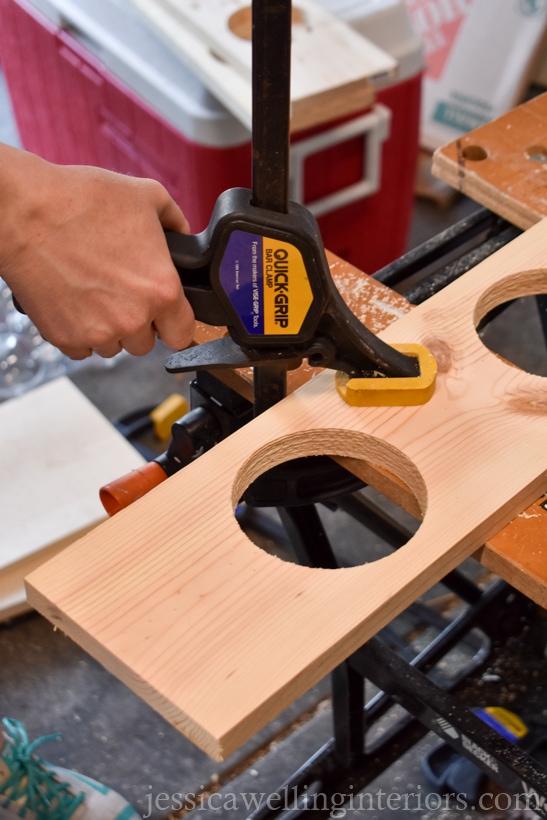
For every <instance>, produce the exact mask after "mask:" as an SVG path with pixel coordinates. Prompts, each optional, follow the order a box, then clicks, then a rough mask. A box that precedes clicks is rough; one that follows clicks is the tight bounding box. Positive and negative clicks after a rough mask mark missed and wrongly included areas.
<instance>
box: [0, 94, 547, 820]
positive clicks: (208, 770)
mask: <svg viewBox="0 0 547 820" xmlns="http://www.w3.org/2000/svg"><path fill="white" fill-rule="evenodd" d="M0 140H3V141H5V142H10V143H12V144H17V142H18V137H17V131H16V128H15V126H14V123H13V118H12V116H11V111H10V107H9V100H8V98H7V94H6V90H5V87H4V85H3V84H2V82H0ZM476 207H477V206H476V205H475V204H474V203H471V202H470V201H469V200H466V199H464V198H459V199H457V200H456V201H455V202H454V204H453V205H452V206H451V207H450V208H448V209H446V210H440V209H439V208H438V207H437V206H435V205H434V204H433V203H432V202H427V201H421V202H417V203H416V207H415V212H414V217H413V226H412V233H411V237H410V243H409V244H410V246H411V247H413V246H415V245H416V244H418V243H419V242H421V241H423V240H424V239H426V238H429V237H430V236H433V235H434V234H436V233H437V232H438V231H440V230H442V229H443V228H445V227H448V226H449V225H451V224H453V222H455V221H456V220H458V219H460V218H461V217H463V216H464V215H466V214H468V213H469V212H471V211H473V210H475V209H476ZM526 316H527V318H525V319H520V318H519V319H518V320H516V321H515V322H511V324H512V325H515V327H516V336H517V341H518V339H520V337H522V335H523V334H522V328H523V326H522V324H520V323H521V321H525V322H526V323H527V327H529V326H530V324H529V323H531V322H535V321H536V320H535V319H534V318H533V316H532V318H530V316H529V314H526ZM501 335H502V336H505V332H503V333H502V334H501ZM536 339H537V337H534V343H533V350H534V351H536V352H537V346H536ZM542 358H544V357H542ZM164 359H165V351H164V350H163V348H162V347H161V346H158V348H157V349H156V350H154V351H153V353H152V354H150V355H149V356H147V357H145V358H144V359H139V360H135V359H131V358H129V357H128V358H125V359H122V360H121V361H120V363H119V364H118V365H117V367H116V368H115V369H111V370H100V369H99V370H89V371H81V372H78V373H76V374H75V375H74V376H73V379H74V381H75V382H76V383H77V384H78V386H79V387H80V388H81V389H82V390H83V392H85V393H86V394H87V395H88V396H89V397H90V398H91V399H92V401H94V402H95V403H96V405H97V406H98V407H99V408H100V409H101V411H102V412H103V413H104V414H105V415H106V416H107V417H109V418H111V419H114V418H116V417H117V416H118V415H120V414H121V413H124V412H127V411H128V410H131V409H134V408H135V407H139V406H142V405H145V404H148V403H151V402H158V401H161V400H162V399H163V398H164V397H165V396H167V395H169V394H170V393H171V392H173V389H174V385H173V379H174V377H173V376H169V375H167V374H166V373H165V372H164V369H163V362H164ZM187 386H188V383H187V380H182V381H178V382H177V384H176V389H178V390H181V389H182V391H183V392H184V391H185V390H186V389H187ZM322 514H323V515H324V520H325V526H326V527H327V530H328V531H329V532H330V533H333V534H334V533H335V534H336V536H337V537H338V538H340V533H343V538H342V540H343V541H344V543H346V544H349V545H350V547H351V545H352V544H353V543H358V548H359V551H360V552H361V553H362V554H363V555H365V556H366V555H367V550H371V551H373V552H374V551H377V550H379V549H380V550H382V549H384V546H383V544H382V541H381V539H378V537H377V536H375V535H374V534H370V533H367V532H366V531H364V529H363V527H361V526H359V527H358V528H357V525H356V524H355V522H354V521H351V520H349V519H348V518H347V517H344V515H343V514H341V513H340V512H333V511H329V510H324V511H323V513H322ZM467 571H468V572H469V573H470V574H471V575H473V576H474V577H477V576H479V575H480V573H481V570H480V568H479V567H478V565H476V564H474V562H472V561H471V562H469V564H468V565H467ZM440 592H442V591H441V590H434V591H433V593H432V594H433V595H437V596H438V594H440ZM401 628H404V624H403V626H402V627H401ZM528 649H529V647H528ZM527 651H528V650H527ZM530 651H532V650H530ZM534 651H535V650H534ZM539 656H541V652H539ZM0 659H1V662H0V714H2V715H7V716H10V717H16V718H18V719H20V720H22V721H24V723H25V724H26V726H27V729H28V732H29V735H30V737H31V738H34V737H37V736H39V735H43V734H48V733H51V732H61V733H62V739H61V740H58V741H55V742H52V743H51V744H50V745H49V746H48V747H47V748H44V750H43V754H44V756H45V757H47V759H49V760H51V761H52V762H56V763H58V764H62V765H66V766H69V767H73V768H75V769H77V770H79V771H82V772H84V773H86V774H88V775H89V776H91V777H94V778H97V779H98V780H100V781H103V782H106V783H108V784H109V785H110V786H112V787H113V788H115V789H117V790H118V791H120V792H121V793H123V794H124V795H125V796H126V797H127V799H128V800H130V801H131V802H132V804H133V805H134V806H135V807H136V809H137V810H138V811H139V812H140V813H141V814H142V815H143V817H147V818H148V817H151V818H152V819H153V820H166V818H168V817H171V816H174V814H173V813H172V812H171V809H176V808H177V805H178V804H177V799H178V798H177V796H178V795H179V794H181V793H182V794H186V795H189V796H190V800H191V796H192V795H194V794H198V793H200V792H205V793H207V791H208V790H211V789H216V790H217V791H216V794H217V795H220V797H217V799H216V800H215V801H209V802H208V803H207V802H206V803H205V805H204V808H203V810H202V811H201V812H200V813H199V814H198V813H197V811H196V812H194V814H195V815H196V817H199V816H200V815H201V814H203V812H204V811H205V812H206V813H207V814H210V815H214V816H218V815H219V814H222V815H223V816H224V815H226V816H228V815H229V816H230V817H233V818H236V817H237V818H239V817H244V816H245V815H246V813H247V812H246V810H245V804H244V800H243V798H242V795H243V794H245V795H249V794H251V793H257V794H259V793H262V792H264V793H265V794H268V793H270V792H271V791H275V790H276V788H277V787H278V786H279V785H280V783H281V782H282V781H283V779H284V778H285V777H286V776H287V775H289V774H290V773H291V772H292V771H293V770H294V769H295V768H297V767H298V766H299V765H301V764H302V763H303V762H304V761H305V760H306V759H307V757H308V756H309V755H310V754H312V753H313V752H314V751H315V749H316V748H318V747H319V746H320V745H321V744H322V743H324V742H325V741H326V740H327V739H328V738H329V737H330V733H331V731H332V729H331V712H330V704H329V683H328V681H324V682H322V683H321V684H320V685H318V686H317V687H315V688H314V689H313V690H312V691H310V692H309V693H308V694H307V695H306V696H305V697H304V698H302V699H301V701H299V702H298V703H296V704H294V705H293V707H292V708H291V709H289V710H288V711H287V712H286V713H284V714H282V715H281V716H280V717H279V718H278V719H277V720H276V721H274V722H273V723H272V724H271V725H269V726H268V727H266V729H265V730H264V731H263V732H261V733H260V734H259V735H258V736H257V737H256V738H254V739H253V740H252V741H251V742H250V743H248V744H247V745H246V746H245V747H244V748H243V749H241V750H240V751H239V752H238V753H237V754H236V755H234V756H233V757H232V758H230V759H228V760H227V761H225V762H224V763H223V764H221V765H219V764H216V763H214V762H213V761H211V760H210V759H209V758H207V757H206V756H205V755H204V754H202V753H201V752H200V751H198V750H197V749H196V748H195V747H194V746H193V745H192V744H191V743H190V742H188V741H187V740H186V739H185V738H184V737H182V736H181V735H180V734H179V733H178V732H176V731H175V730H174V729H173V728H172V727H171V726H169V725H168V724H167V723H166V722H165V721H164V720H163V719H162V718H161V717H159V716H158V715H157V714H156V713H155V712H153V711H152V710H151V709H150V708H149V707H148V706H147V705H146V704H144V703H143V702H142V701H141V700H140V699H139V698H137V697H136V696H135V695H133V694H132V693H131V692H130V691H129V690H128V689H127V688H126V687H125V686H124V685H123V684H121V683H120V682H119V681H117V680H116V679H114V678H113V677H112V676H111V675H110V674H109V673H107V672H106V671H105V670H104V669H103V668H102V667H101V666H99V665H98V664H97V663H96V662H95V661H94V660H93V659H91V658H90V657H88V656H87V655H86V654H85V653H84V652H83V651H82V650H80V649H79V647H77V646H76V645H75V644H74V643H72V641H71V640H69V639H68V638H66V637H64V636H63V635H62V634H61V633H60V632H55V631H54V630H53V629H52V627H51V625H50V624H49V623H48V622H46V621H45V620H44V619H42V618H41V617H39V616H37V615H36V614H29V615H27V616H24V617H21V618H18V619H16V620H14V621H12V622H10V623H6V624H2V625H0ZM519 662H520V661H519ZM454 663H456V664H457V663H458V660H455V661H454ZM522 671H523V674H524V672H525V670H524V669H523V670H522ZM504 685H505V682H504V678H503V675H502V676H501V677H499V676H498V686H499V689H498V695H499V692H501V689H502V687H503V686H504ZM521 688H524V690H525V691H524V692H521V693H520V695H521V697H523V698H524V697H529V696H531V693H532V694H533V696H534V697H535V699H536V701H537V703H538V704H539V705H538V706H537V710H538V711H539V712H542V713H543V714H544V716H547V711H546V710H545V707H546V706H547V701H546V700H545V699H543V700H542V697H543V690H542V689H541V686H540V685H539V684H538V680H537V678H535V679H532V678H530V677H526V675H525V679H524V683H523V684H522V687H521ZM479 694H480V693H479V692H477V696H479ZM483 694H484V693H483ZM492 697H493V698H496V697H497V695H496V690H495V688H494V691H493V692H492ZM435 742H436V741H435V739H434V738H433V737H432V736H428V737H426V739H425V740H424V741H423V742H422V743H421V744H420V746H419V747H418V748H417V749H416V750H415V751H414V752H413V753H412V754H410V755H407V756H405V757H404V758H402V759H401V760H400V761H399V762H398V763H397V764H396V765H395V766H394V767H392V768H391V769H389V770H388V771H386V772H385V773H384V775H383V776H382V777H381V778H380V779H379V780H378V781H376V782H375V783H374V784H372V785H371V786H370V787H369V791H370V792H371V793H374V794H376V795H377V794H378V792H379V791H381V790H383V791H384V792H388V793H393V792H397V793H400V794H406V793H411V792H412V793H417V794H418V793H422V794H426V793H429V792H431V786H430V784H428V783H427V780H426V779H425V778H424V775H423V773H422V771H421V767H420V762H421V757H422V755H423V753H424V751H425V750H427V749H429V748H431V746H432V745H433V744H434V743H435ZM233 795H237V796H238V797H237V799H235V798H233ZM234 800H235V802H234ZM352 813H354V814H355V813H366V816H367V817H369V818H371V820H372V818H375V819H376V818H378V817H380V815H381V817H382V818H386V817H389V818H399V817H400V818H404V817H408V813H409V812H408V810H397V809H389V808H383V807H382V806H381V805H380V804H379V803H378V801H377V802H376V803H375V804H374V807H373V808H371V809H370V810H366V812H363V811H361V812H359V811H357V810H354V811H353V812H352ZM411 813H412V815H413V816H421V817H431V818H433V817H441V816H442V817H443V818H445V819H446V820H448V818H453V817H454V818H455V817H459V818H463V817H475V816H476V815H475V812H473V811H472V810H471V809H468V810H466V811H463V812H462V811H461V809H460V810H458V809H456V808H454V807H450V808H446V810H443V811H442V812H440V811H439V810H438V809H435V810H432V811H430V810H429V809H424V807H423V805H419V804H418V803H414V804H412V811H411ZM507 816H508V815H507ZM515 816H516V815H515Z"/></svg>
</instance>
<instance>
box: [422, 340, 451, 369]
mask: <svg viewBox="0 0 547 820" xmlns="http://www.w3.org/2000/svg"><path fill="white" fill-rule="evenodd" d="M422 344H423V345H425V347H427V349H428V350H429V352H430V353H432V354H433V356H434V357H435V361H436V362H437V372H438V373H448V372H449V371H450V368H451V367H452V363H453V360H454V357H453V355H452V348H451V347H450V345H449V344H448V343H447V342H445V341H443V340H442V339H437V338H432V339H424V340H423V342H422Z"/></svg>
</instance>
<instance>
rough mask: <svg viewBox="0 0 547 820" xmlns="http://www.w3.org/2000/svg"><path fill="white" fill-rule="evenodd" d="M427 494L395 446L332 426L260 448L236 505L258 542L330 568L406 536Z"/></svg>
mask: <svg viewBox="0 0 547 820" xmlns="http://www.w3.org/2000/svg"><path fill="white" fill-rule="evenodd" d="M426 495H427V493H426V489H425V485H424V482H423V480H422V478H421V476H420V475H419V473H418V471H417V470H416V467H415V466H414V465H413V464H412V462H411V461H409V459H408V458H407V457H406V456H404V455H403V454H402V453H400V452H399V451H398V450H396V449H394V448H393V447H392V446H391V445H388V444H387V443H386V442H384V441H381V440H376V439H373V438H372V437H370V436H366V435H364V434H358V433H354V432H350V431H347V430H336V429H335V430H321V431H312V432H307V433H298V434H295V435H292V436H288V437H286V438H284V439H281V440H279V441H277V442H272V443H270V444H269V445H266V446H265V447H264V448H263V449H262V450H260V451H259V452H258V453H255V454H254V455H253V457H252V459H250V460H249V461H248V462H247V464H246V465H245V466H244V467H243V468H242V469H241V470H240V473H239V475H238V476H237V479H236V484H235V487H234V498H237V502H238V503H237V504H234V507H235V509H236V518H237V520H238V522H239V524H240V526H241V527H242V529H243V530H244V532H245V533H246V535H247V536H248V538H249V539H250V540H251V541H253V543H254V544H256V545H257V546H259V547H260V548H262V549H264V550H266V551H267V552H268V553H270V554H273V555H277V556H278V557H280V558H282V559H284V560H288V561H293V562H296V563H300V564H304V565H312V566H321V567H323V568H325V569H333V568H343V567H349V566H358V565H361V564H366V563H370V562H371V561H376V560H378V559H381V558H383V557H384V556H385V555H388V554H390V553H391V552H392V551H393V549H397V548H399V547H401V546H403V545H404V544H406V543H407V542H408V541H409V540H410V538H412V536H413V535H414V534H415V533H416V532H417V530H418V528H419V525H420V521H421V519H422V518H423V514H424V511H425V507H426ZM303 533H304V535H303ZM325 536H326V537H325ZM310 548H311V549H312V551H313V556H312V558H311V559H310V560H307V558H306V555H307V554H308V552H309V549H310Z"/></svg>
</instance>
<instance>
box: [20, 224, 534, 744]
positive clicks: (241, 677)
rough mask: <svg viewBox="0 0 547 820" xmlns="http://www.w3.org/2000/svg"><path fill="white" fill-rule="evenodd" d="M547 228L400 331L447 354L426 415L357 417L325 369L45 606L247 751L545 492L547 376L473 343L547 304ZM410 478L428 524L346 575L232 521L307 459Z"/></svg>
mask: <svg viewBox="0 0 547 820" xmlns="http://www.w3.org/2000/svg"><path fill="white" fill-rule="evenodd" d="M546 254H547V223H540V224H539V225H537V226H535V227H534V228H531V229H530V230H529V231H528V232H527V233H525V234H523V235H522V236H520V237H519V238H517V239H516V240H515V241H514V242H512V243H511V244H510V245H508V246H506V247H505V248H503V249H502V250H500V251H499V252H497V253H496V254H494V255H493V256H491V257H490V258H489V259H487V260H486V261H484V262H483V263H481V264H480V265H479V266H478V267H477V268H475V269H474V270H473V271H471V272H469V273H468V274H466V275H465V276H464V277H462V278H461V279H460V280H458V281H457V282H455V283H454V284H452V285H450V286H449V287H448V288H446V289H445V290H443V291H442V292H441V293H439V294H437V295H436V296H434V297H433V298H431V299H430V300H428V301H427V302H425V303H424V304H422V305H420V306H419V307H416V308H414V309H413V310H412V311H410V312H409V313H408V314H407V315H405V316H403V317H402V318H400V319H398V320H397V321H396V322H395V323H394V324H392V325H391V326H390V327H389V328H387V329H386V330H385V331H383V332H382V334H381V335H382V336H383V337H384V338H385V339H386V340H388V341H392V342H396V341H405V342H418V343H422V344H425V345H427V346H428V347H429V348H430V350H431V351H432V352H433V353H434V354H435V356H436V358H437V362H438V366H439V371H440V373H439V379H438V385H437V390H436V393H435V395H434V397H433V399H432V400H431V401H430V402H429V403H428V404H426V405H424V406H422V407H402V408H352V407H349V406H347V405H345V404H344V402H343V401H342V399H341V398H340V397H339V396H338V394H337V393H336V391H335V388H334V384H333V375H332V373H329V372H324V373H322V374H320V375H318V376H316V377H315V378H314V379H312V380H311V381H310V382H309V383H308V384H306V385H305V386H303V387H302V388H300V389H298V390H296V391H295V392H294V393H292V394H291V395H290V396H289V397H288V398H287V399H285V400H283V401H282V402H280V403H279V404H278V405H276V406H275V407H274V408H272V409H271V410H269V411H267V412H266V413H264V414H263V415H261V416H260V417H258V418H257V419H256V420H255V421H253V422H251V423H250V424H249V425H247V426H246V427H245V428H244V429H242V430H241V431H239V432H238V433H236V434H234V435H232V436H230V437H229V438H228V439H226V440H225V441H223V442H222V443H220V444H219V445H217V446H216V447H215V448H214V449H213V450H212V451H210V452H209V453H206V454H205V455H204V456H202V457H201V458H200V459H198V460H197V461H196V462H195V463H193V464H192V465H190V466H189V467H187V468H185V469H184V470H182V471H181V472H180V473H178V474H177V475H175V476H173V477H172V478H171V479H169V480H168V481H166V482H164V483H163V484H162V485H160V486H159V487H158V488H156V489H155V490H153V491H152V492H151V493H150V494H149V495H148V496H146V497H144V498H143V499H141V500H139V501H138V502H137V503H136V504H134V505H133V506H132V507H129V508H128V509H126V510H124V511H122V512H121V513H119V514H118V515H117V516H116V517H114V518H113V519H111V520H110V521H108V522H106V523H105V524H103V525H101V526H100V527H99V528H98V529H96V530H94V531H93V532H92V533H90V534H89V535H87V536H86V537H84V538H83V539H81V541H79V542H77V543H76V544H74V545H73V546H71V547H69V548H68V549H67V550H66V551H65V552H64V553H63V554H62V555H61V556H58V557H55V558H54V559H52V561H50V562H48V563H47V564H46V565H45V566H43V567H41V568H40V569H38V570H37V571H36V572H34V573H32V574H31V575H30V577H29V578H28V581H27V590H28V596H29V601H30V602H31V604H32V605H33V606H35V607H36V608H37V609H38V610H40V611H41V612H42V613H43V614H44V615H46V616H47V617H48V618H50V619H51V620H52V621H53V622H54V623H55V624H56V625H57V626H59V627H60V628H62V629H63V630H64V631H66V632H67V633H68V634H69V635H70V636H72V637H73V638H74V639H75V640H77V641H78V642H79V643H81V645H82V646H83V647H84V648H85V649H86V650H87V651H88V652H90V654H92V655H94V656H95V657H96V658H97V659H98V660H99V661H100V662H101V663H103V664H104V665H105V666H106V667H107V668H109V669H110V670H111V671H112V672H113V673H114V674H116V675H118V676H119V677H120V678H121V679H122V680H124V681H125V682H126V683H127V684H128V685H129V686H130V687H131V688H133V689H134V690H135V691H136V692H137V693H138V694H139V695H140V696H141V697H143V698H144V699H145V700H147V701H148V702H149V703H150V704H151V705H152V706H154V707H155V708H156V709H157V710H158V711H159V712H161V714H163V715H164V716H165V717H166V719H168V720H169V721H171V722H172V723H173V724H174V725H175V726H177V727H178V728H179V729H180V730H181V731H182V732H184V733H185V734H186V735H187V736H188V737H189V738H190V739H191V740H192V741H193V742H194V743H196V744H197V745H198V746H200V747H201V748H202V749H204V750H205V751H206V752H207V753H208V754H210V755H211V756H213V757H217V758H219V757H223V756H226V755H228V754H230V753H231V752H232V751H234V750H235V749H237V748H238V747H239V746H240V745H241V744H242V743H243V742H245V741H246V740H247V739H248V738H250V737H251V736H252V735H253V734H254V733H255V732H256V731H257V730H258V729H259V728H260V727H261V726H263V725H264V724H266V723H267V722H268V721H269V720H271V719H272V718H273V717H274V716H275V715H277V714H278V713H279V712H280V711H281V710H282V709H283V708H285V707H286V706H288V705H289V704H290V703H291V702H292V701H293V700H294V699H295V698H297V697H298V696H299V695H300V694H302V693H303V692H305V691H306V690H307V689H309V688H310V687H311V686H312V685H314V684H315V683H316V682H317V681H318V680H320V679H321V678H322V677H323V676H324V675H325V674H326V673H327V672H329V671H330V670H331V669H332V668H334V667H335V666H336V665H338V664H339V663H340V662H341V661H342V660H343V659H344V658H346V657H347V656H348V655H349V654H350V653H351V652H352V651H354V650H355V649H357V648H358V647H359V646H360V645H361V644H362V643H363V642H364V641H366V640H367V639H368V638H369V637H370V636H371V635H373V634H375V633H376V632H377V631H378V630H379V629H380V628H382V627H383V626H384V625H385V624H387V623H388V622H389V621H391V620H392V619H393V618H394V617H395V616H396V615H397V614H398V613H399V612H400V611H402V610H403V609H404V608H406V607H407V606H408V605H409V604H410V603H411V602H412V601H414V600H415V599H416V598H417V597H418V596H419V595H420V594H421V593H423V592H424V591H425V590H426V589H427V588H429V587H430V586H431V585H432V584H434V583H435V582H436V581H437V580H438V579H439V578H441V577H442V576H443V575H444V574H445V573H446V572H447V571H448V570H450V569H451V568H453V567H455V566H456V565H457V564H459V563H460V562H461V561H462V560H463V558H465V557H466V556H468V555H470V554H471V553H473V552H474V551H475V550H476V549H477V548H479V547H480V546H481V545H482V544H483V543H484V541H485V540H486V539H488V538H489V537H490V536H492V535H494V534H495V533H496V532H498V531H499V530H500V529H501V528H502V526H504V525H505V524H506V523H507V522H509V521H510V520H511V519H512V518H514V517H515V516H516V515H518V514H519V513H520V512H521V511H522V510H523V509H525V507H526V506H527V505H529V504H531V503H532V502H533V501H534V500H535V499H536V498H537V497H539V495H541V493H542V492H543V491H544V487H545V482H546V475H547V472H546V468H547V455H546V453H547V392H546V387H545V380H544V379H543V378H541V377H539V376H534V375H531V374H527V373H524V372H522V371H520V370H518V369H517V368H515V367H512V366H508V365H507V364H505V363H504V362H502V361H500V360H499V359H498V358H497V357H496V356H495V355H494V354H492V353H491V352H490V351H488V350H487V349H486V348H485V347H484V346H483V345H482V343H481V342H480V340H479V339H478V337H477V334H476V333H475V330H474V328H475V326H476V324H477V322H478V321H479V319H480V318H481V316H482V315H484V313H486V312H487V310H489V309H490V308H491V306H492V305H493V304H495V303H497V302H502V301H505V299H506V294H507V292H510V293H511V294H515V293H516V292H520V294H521V295H526V294H529V293H537V292H542V293H545V292H547V272H546V270H545V269H544V267H543V266H544V264H545V259H546ZM316 454H332V455H336V456H343V457H350V458H361V459H364V460H365V461H367V462H370V463H372V464H374V465H377V466H379V467H380V468H382V469H383V470H386V471H388V472H391V473H393V474H395V475H396V476H397V477H398V478H399V479H400V480H401V481H402V482H403V483H404V484H406V485H407V486H408V487H409V488H410V489H411V490H412V492H413V494H414V495H415V497H416V499H417V503H418V505H419V507H420V509H421V511H422V514H423V516H424V520H423V523H422V525H421V527H420V529H419V530H418V532H417V534H416V535H415V536H414V537H413V538H412V539H411V540H410V541H409V542H408V544H407V545H405V546H404V547H403V548H402V549H400V550H398V551H397V552H396V553H394V554H392V555H390V556H388V557H385V558H383V559H381V560H379V561H376V562H374V563H369V564H367V565H364V566H358V567H355V568H351V569H343V570H335V571H329V570H321V569H308V568H304V567H300V566H296V565H293V564H289V563H286V562H283V561H281V560H279V559H278V558H275V557H272V556H269V555H266V554H265V553H264V552H262V551H261V550H260V549H258V548H257V547H256V546H255V545H253V544H252V543H251V542H250V541H249V540H248V539H247V538H246V536H245V535H244V534H243V533H242V531H241V530H240V528H239V526H238V524H237V522H236V520H235V518H234V515H233V510H234V507H235V505H236V503H237V500H238V498H239V497H240V496H241V493H242V492H243V490H244V489H245V487H246V486H248V485H249V484H250V483H251V482H252V481H253V479H254V478H255V477H256V476H258V475H260V474H261V473H262V472H263V471H264V470H266V469H268V468H269V467H271V466H272V465H275V464H278V463H280V462H283V461H286V460H289V459H291V458H295V457H297V456H305V455H316Z"/></svg>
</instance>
